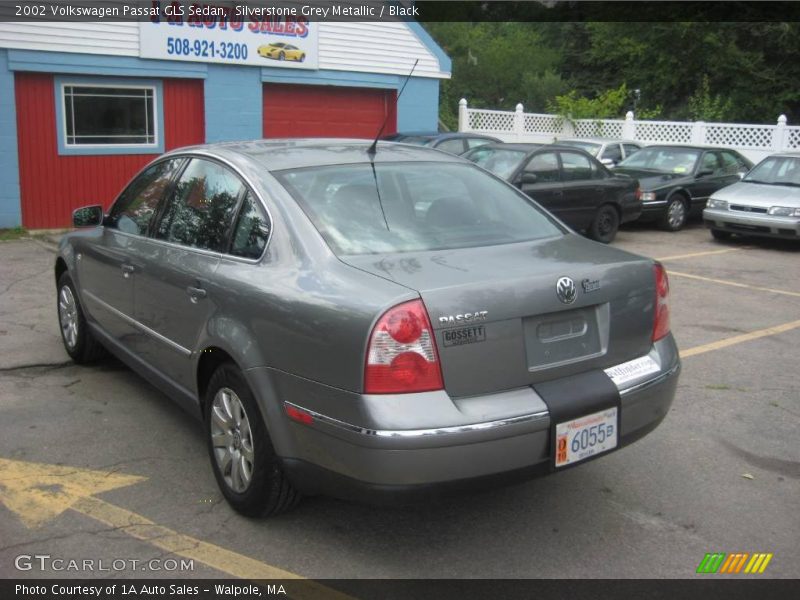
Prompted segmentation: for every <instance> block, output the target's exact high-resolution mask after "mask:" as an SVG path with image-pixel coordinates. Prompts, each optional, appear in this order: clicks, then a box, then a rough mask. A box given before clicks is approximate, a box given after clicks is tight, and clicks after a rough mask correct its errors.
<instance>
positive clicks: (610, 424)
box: [556, 406, 617, 467]
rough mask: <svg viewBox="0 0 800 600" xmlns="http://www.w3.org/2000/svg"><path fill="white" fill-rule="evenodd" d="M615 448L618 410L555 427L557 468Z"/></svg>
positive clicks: (603, 411)
mask: <svg viewBox="0 0 800 600" xmlns="http://www.w3.org/2000/svg"><path fill="white" fill-rule="evenodd" d="M616 447H617V407H616V406H615V407H613V408H608V409H606V410H601V411H600V412H596V413H594V414H591V415H586V416H584V417H579V418H577V419H573V420H571V421H565V422H563V423H559V424H558V425H556V467H565V466H567V465H571V464H573V463H576V462H580V461H582V460H585V459H587V458H589V457H591V456H595V455H596V454H600V453H602V452H607V451H608V450H612V449H614V448H616Z"/></svg>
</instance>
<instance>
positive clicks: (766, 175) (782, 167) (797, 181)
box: [744, 156, 800, 186]
mask: <svg viewBox="0 0 800 600" xmlns="http://www.w3.org/2000/svg"><path fill="white" fill-rule="evenodd" d="M744 181H748V182H750V183H767V184H770V185H791V186H800V158H796V157H793V156H770V157H768V158H765V159H764V160H762V161H761V162H760V163H758V164H757V165H756V166H755V167H753V170H752V171H750V172H749V173H748V174H747V176H746V177H745V178H744Z"/></svg>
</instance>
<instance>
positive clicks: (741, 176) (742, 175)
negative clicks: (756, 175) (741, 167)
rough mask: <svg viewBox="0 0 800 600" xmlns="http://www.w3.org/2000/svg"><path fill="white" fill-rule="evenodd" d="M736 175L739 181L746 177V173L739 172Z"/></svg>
mask: <svg viewBox="0 0 800 600" xmlns="http://www.w3.org/2000/svg"><path fill="white" fill-rule="evenodd" d="M737 175H738V176H739V179H744V176H745V175H747V171H739V172H738V173H737Z"/></svg>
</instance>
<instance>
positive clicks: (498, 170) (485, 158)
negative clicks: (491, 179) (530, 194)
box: [464, 147, 527, 179]
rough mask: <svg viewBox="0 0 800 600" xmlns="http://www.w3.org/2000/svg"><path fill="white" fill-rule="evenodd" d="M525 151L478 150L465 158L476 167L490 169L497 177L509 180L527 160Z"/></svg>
mask: <svg viewBox="0 0 800 600" xmlns="http://www.w3.org/2000/svg"><path fill="white" fill-rule="evenodd" d="M526 154H527V153H526V152H525V151H524V150H509V149H507V148H485V147H481V148H476V149H475V150H473V151H472V152H470V153H469V154H466V155H465V156H464V158H468V159H469V160H471V161H472V162H474V163H475V164H476V165H480V166H482V167H483V168H484V169H488V170H489V171H491V172H492V173H494V174H495V175H497V176H499V177H502V178H504V179H508V178H509V177H510V176H511V174H512V173H513V172H514V171H515V170H516V168H517V167H518V166H519V163H521V162H522V160H523V159H524V158H525V155H526Z"/></svg>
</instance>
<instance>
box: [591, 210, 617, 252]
mask: <svg viewBox="0 0 800 600" xmlns="http://www.w3.org/2000/svg"><path fill="white" fill-rule="evenodd" d="M618 229H619V213H617V209H616V208H614V207H613V206H611V205H610V204H604V205H603V206H601V207H600V208H599V209H598V211H597V214H596V215H595V216H594V221H592V224H591V226H590V227H589V237H591V238H592V239H593V240H597V241H598V242H603V243H604V244H608V243H609V242H611V241H612V240H613V239H614V238H615V237H616V235H617V230H618Z"/></svg>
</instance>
